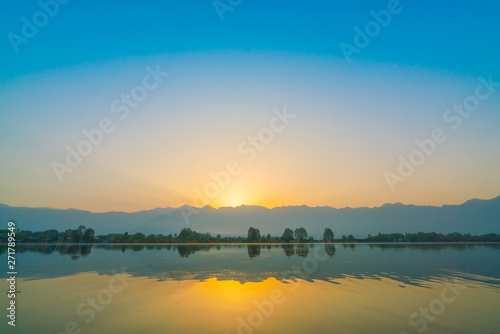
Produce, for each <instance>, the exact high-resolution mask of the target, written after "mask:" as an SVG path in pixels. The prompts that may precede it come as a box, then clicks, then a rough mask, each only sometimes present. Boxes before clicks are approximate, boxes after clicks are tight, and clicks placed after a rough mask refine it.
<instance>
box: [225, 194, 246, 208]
mask: <svg viewBox="0 0 500 334" xmlns="http://www.w3.org/2000/svg"><path fill="white" fill-rule="evenodd" d="M243 204H245V198H244V196H243V195H241V194H237V193H229V194H227V195H226V196H224V198H223V200H222V203H221V205H220V206H230V207H237V206H240V205H243Z"/></svg>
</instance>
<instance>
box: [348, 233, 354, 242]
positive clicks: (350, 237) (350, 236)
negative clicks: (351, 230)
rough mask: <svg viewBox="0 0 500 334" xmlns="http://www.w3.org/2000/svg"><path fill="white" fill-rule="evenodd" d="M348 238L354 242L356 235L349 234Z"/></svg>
mask: <svg viewBox="0 0 500 334" xmlns="http://www.w3.org/2000/svg"><path fill="white" fill-rule="evenodd" d="M347 239H348V240H349V242H353V241H354V236H353V235H352V234H349V236H348V237H347Z"/></svg>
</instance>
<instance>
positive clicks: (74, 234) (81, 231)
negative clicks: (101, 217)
mask: <svg viewBox="0 0 500 334" xmlns="http://www.w3.org/2000/svg"><path fill="white" fill-rule="evenodd" d="M86 229H87V228H86V227H85V225H80V226H78V228H77V229H76V230H71V238H72V239H73V242H81V241H83V237H84V235H85V230H86Z"/></svg>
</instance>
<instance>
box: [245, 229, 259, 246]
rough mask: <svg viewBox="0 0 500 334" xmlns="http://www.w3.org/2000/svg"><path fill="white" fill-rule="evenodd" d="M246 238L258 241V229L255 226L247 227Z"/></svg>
mask: <svg viewBox="0 0 500 334" xmlns="http://www.w3.org/2000/svg"><path fill="white" fill-rule="evenodd" d="M247 240H248V241H250V242H252V241H260V231H259V229H257V228H255V227H250V228H249V229H248V236H247Z"/></svg>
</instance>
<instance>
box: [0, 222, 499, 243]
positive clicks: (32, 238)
mask: <svg viewBox="0 0 500 334" xmlns="http://www.w3.org/2000/svg"><path fill="white" fill-rule="evenodd" d="M7 232H8V231H7V230H0V242H6V240H7ZM16 240H18V241H23V242H42V243H50V242H68V243H94V242H95V243H247V242H248V243H259V242H260V243H290V242H299V243H305V242H344V243H354V242H500V234H496V233H488V234H482V235H471V234H470V233H465V234H462V233H459V232H452V233H448V234H442V233H436V232H428V233H424V232H418V233H388V234H382V233H378V235H371V234H368V237H367V238H364V239H361V238H358V239H356V238H355V237H354V236H353V235H352V234H350V235H348V236H347V237H346V236H345V235H343V236H342V237H341V238H340V239H335V235H334V233H333V231H332V229H331V228H328V227H327V228H325V230H324V232H323V236H322V238H321V239H320V240H316V239H314V237H313V236H310V235H308V233H307V230H306V229H305V228H304V227H298V228H296V229H295V230H292V229H291V228H285V230H284V231H283V234H282V235H281V236H272V235H271V234H270V233H267V234H266V235H262V234H261V232H260V230H259V229H258V228H255V227H250V228H249V229H248V232H247V235H246V237H245V236H221V235H220V234H217V235H216V236H212V235H211V234H210V233H208V232H207V233H200V232H197V231H194V230H192V229H191V228H189V227H186V228H183V229H182V230H181V231H180V233H174V234H173V235H172V234H168V235H164V234H149V235H145V234H144V233H141V232H137V233H134V234H129V233H128V232H125V233H110V234H106V235H97V236H96V235H95V231H94V229H93V228H87V227H86V226H85V225H80V226H79V227H78V228H76V229H67V230H65V231H63V232H59V231H57V230H55V229H50V230H46V231H41V232H32V231H29V230H22V231H20V230H17V231H16Z"/></svg>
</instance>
